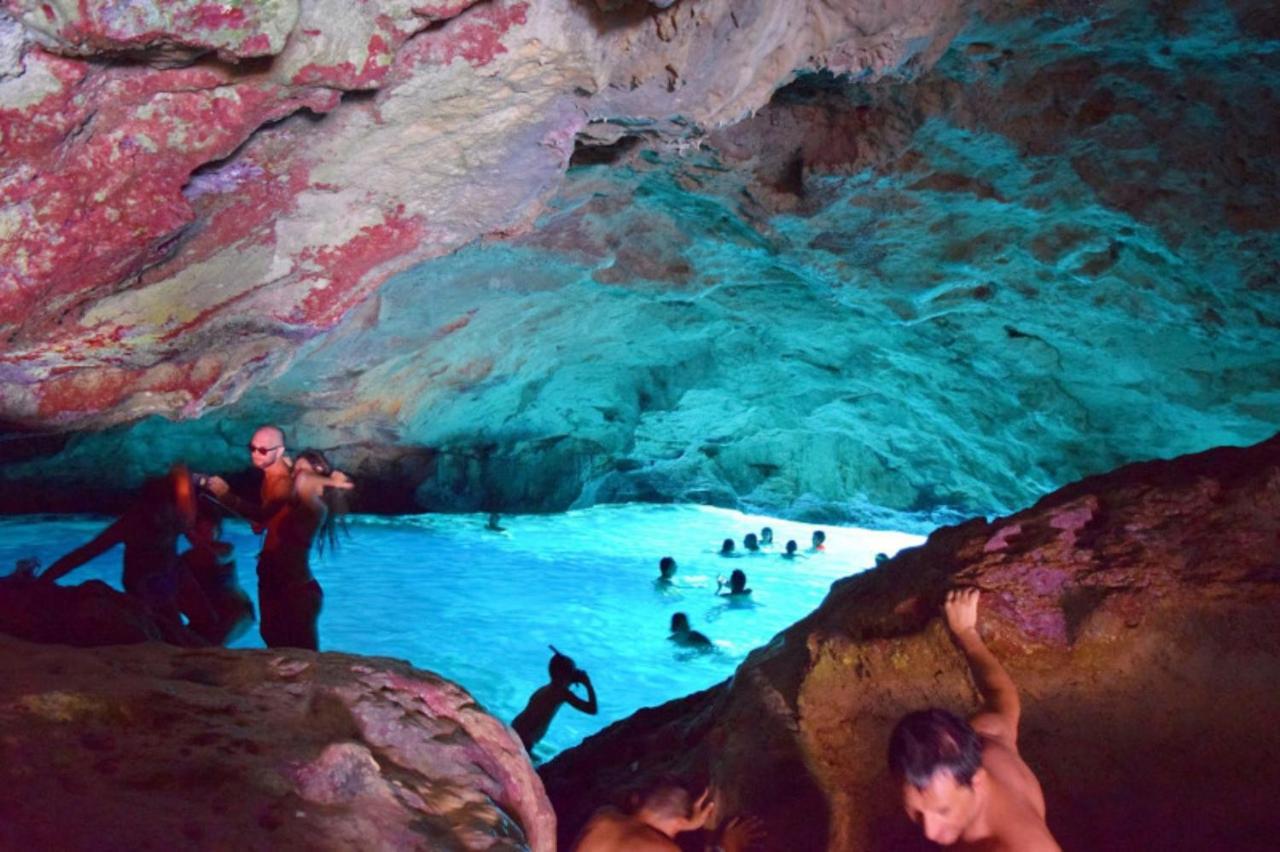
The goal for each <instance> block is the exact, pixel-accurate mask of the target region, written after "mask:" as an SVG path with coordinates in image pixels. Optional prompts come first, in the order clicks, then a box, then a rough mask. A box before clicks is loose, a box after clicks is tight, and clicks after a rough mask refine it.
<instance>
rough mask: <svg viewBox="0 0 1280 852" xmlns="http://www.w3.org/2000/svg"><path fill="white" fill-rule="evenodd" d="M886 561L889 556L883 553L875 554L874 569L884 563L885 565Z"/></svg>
mask: <svg viewBox="0 0 1280 852" xmlns="http://www.w3.org/2000/svg"><path fill="white" fill-rule="evenodd" d="M888 561H889V556H888V554H885V553H877V554H876V567H877V568H879V567H880V566H881V565H883V564H884V563H886V562H888Z"/></svg>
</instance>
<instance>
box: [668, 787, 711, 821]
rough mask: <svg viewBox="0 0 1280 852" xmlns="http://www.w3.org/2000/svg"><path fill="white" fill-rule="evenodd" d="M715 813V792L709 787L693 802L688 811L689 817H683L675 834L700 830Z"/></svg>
mask: <svg viewBox="0 0 1280 852" xmlns="http://www.w3.org/2000/svg"><path fill="white" fill-rule="evenodd" d="M715 811H716V797H715V790H714V788H712V787H711V786H708V787H707V789H705V790H703V791H702V795H701V796H699V797H698V798H697V799H695V800H694V802H693V807H691V808H690V809H689V816H687V817H685V818H684V820H683V821H682V822H681V823H680V827H679V828H678V829H677V830H676V831H677V833H679V832H682V831H697V830H698V829H700V828H702V827H703V826H704V825H706V824H707V822H708V821H709V820H710V819H711V815H712V814H714V813H715Z"/></svg>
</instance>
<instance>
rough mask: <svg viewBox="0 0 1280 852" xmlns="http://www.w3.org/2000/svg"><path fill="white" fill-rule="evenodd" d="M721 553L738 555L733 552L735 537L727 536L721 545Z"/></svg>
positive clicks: (723, 554) (722, 554)
mask: <svg viewBox="0 0 1280 852" xmlns="http://www.w3.org/2000/svg"><path fill="white" fill-rule="evenodd" d="M720 555H721V556H737V555H738V554H736V553H734V552H733V539H731V538H726V539H725V540H724V542H723V543H722V544H721V545H720Z"/></svg>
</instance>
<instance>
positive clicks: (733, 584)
mask: <svg viewBox="0 0 1280 852" xmlns="http://www.w3.org/2000/svg"><path fill="white" fill-rule="evenodd" d="M746 587H747V573H746V572H745V571H743V570H742V569H741V568H734V569H733V573H732V574H730V575H729V591H731V592H735V593H736V592H740V591H742V590H743V589H745V588H746Z"/></svg>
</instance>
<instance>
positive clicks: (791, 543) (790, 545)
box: [787, 538, 797, 553]
mask: <svg viewBox="0 0 1280 852" xmlns="http://www.w3.org/2000/svg"><path fill="white" fill-rule="evenodd" d="M796 547H797V545H796V540H795V539H794V538H791V539H787V553H795V552H796Z"/></svg>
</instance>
